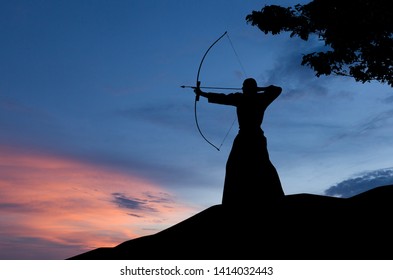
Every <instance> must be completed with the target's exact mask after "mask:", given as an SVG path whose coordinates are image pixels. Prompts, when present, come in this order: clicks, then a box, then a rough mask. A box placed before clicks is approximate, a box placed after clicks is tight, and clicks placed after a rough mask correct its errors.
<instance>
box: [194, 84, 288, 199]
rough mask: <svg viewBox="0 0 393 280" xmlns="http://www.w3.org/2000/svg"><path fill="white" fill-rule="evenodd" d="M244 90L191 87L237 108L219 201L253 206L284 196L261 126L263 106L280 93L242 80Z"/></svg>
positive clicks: (264, 107)
mask: <svg viewBox="0 0 393 280" xmlns="http://www.w3.org/2000/svg"><path fill="white" fill-rule="evenodd" d="M242 90H243V93H240V92H236V93H230V94H223V93H212V92H203V91H202V90H201V89H200V88H199V87H196V88H195V89H194V92H195V94H196V95H197V97H199V96H202V97H205V98H207V99H208V101H209V103H216V104H222V105H231V106H235V107H236V112H237V119H238V124H239V133H238V135H237V136H236V138H235V140H234V142H233V146H232V150H231V152H230V154H229V158H228V161H227V165H226V175H225V183H224V193H223V198H222V204H223V205H228V206H236V205H239V204H241V205H249V206H255V204H259V203H260V202H261V201H264V202H267V201H271V200H274V199H277V198H280V197H282V196H284V192H283V190H282V186H281V182H280V179H279V176H278V173H277V171H276V169H275V167H274V166H273V164H272V163H271V161H270V158H269V153H268V151H267V141H266V137H265V136H264V132H263V130H262V128H261V125H262V121H263V116H264V113H265V110H266V108H267V107H268V106H269V105H270V104H271V103H272V102H273V101H274V100H275V99H276V98H277V97H278V96H279V95H280V94H281V91H282V89H281V87H278V86H274V85H270V86H267V87H258V85H257V82H256V81H255V80H254V79H252V78H248V79H246V80H244V82H243V87H242Z"/></svg>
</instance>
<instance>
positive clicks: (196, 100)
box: [194, 31, 227, 151]
mask: <svg viewBox="0 0 393 280" xmlns="http://www.w3.org/2000/svg"><path fill="white" fill-rule="evenodd" d="M226 34H227V31H225V32H224V34H222V35H221V36H220V37H219V38H218V39H217V40H215V41H214V42H213V44H211V45H210V47H209V48H208V49H207V50H206V52H205V54H204V55H203V57H202V60H201V63H200V64H199V67H198V72H197V77H196V88H200V86H201V81H200V80H199V74H200V73H201V69H202V64H203V61H204V60H205V57H206V55H207V54H208V52H209V51H210V49H211V48H212V47H213V46H214V45H215V44H216V43H217V42H218V41H220V40H221V38H222V37H224V36H225V35H226ZM198 101H199V95H198V94H197V95H195V102H194V115H195V124H196V127H197V129H198V131H199V134H200V135H201V136H202V138H203V139H205V141H206V142H207V143H209V144H210V145H211V146H213V147H214V148H216V150H217V151H219V150H220V148H221V146H222V144H221V145H220V147H217V146H216V145H214V144H213V143H212V142H211V141H209V140H208V139H207V138H206V137H205V135H204V134H203V132H202V130H201V128H200V127H199V122H198V114H197V103H198Z"/></svg>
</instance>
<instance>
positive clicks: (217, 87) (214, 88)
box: [180, 86, 242, 90]
mask: <svg viewBox="0 0 393 280" xmlns="http://www.w3.org/2000/svg"><path fill="white" fill-rule="evenodd" d="M180 87H181V88H193V89H195V88H197V87H196V86H180ZM199 88H206V89H232V90H242V89H241V88H230V87H199Z"/></svg>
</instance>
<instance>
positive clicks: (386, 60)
mask: <svg viewBox="0 0 393 280" xmlns="http://www.w3.org/2000/svg"><path fill="white" fill-rule="evenodd" d="M246 20H247V22H248V23H250V24H251V25H253V26H255V25H256V26H257V27H258V28H259V29H260V30H261V31H263V32H264V33H265V34H268V33H271V34H273V35H276V34H279V33H280V32H291V37H293V36H297V37H299V38H301V39H303V40H306V41H307V40H308V38H309V36H310V35H313V34H314V35H317V36H318V37H319V38H320V39H321V40H323V41H324V42H325V45H326V46H327V47H328V48H327V50H325V51H321V52H312V53H309V54H304V55H303V59H302V65H307V66H309V67H311V68H312V69H314V71H315V72H316V76H318V77H319V76H320V75H330V74H332V73H333V74H337V75H343V76H350V77H353V78H355V80H356V81H360V82H363V83H364V82H369V81H371V80H377V81H379V82H382V83H388V84H389V85H390V86H392V87H393V61H392V59H393V1H392V0H314V1H311V2H310V3H308V4H304V5H300V4H298V5H295V6H294V7H286V8H285V7H281V6H277V5H270V6H265V7H264V8H262V9H261V10H260V11H253V12H252V13H251V14H249V15H248V16H247V17H246Z"/></svg>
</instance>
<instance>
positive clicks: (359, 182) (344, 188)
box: [325, 168, 393, 198]
mask: <svg viewBox="0 0 393 280" xmlns="http://www.w3.org/2000/svg"><path fill="white" fill-rule="evenodd" d="M391 184H393V168H384V169H378V170H374V171H369V172H363V173H361V174H358V175H356V176H353V177H352V178H349V179H347V180H344V181H342V182H340V183H338V184H336V185H334V186H332V187H330V188H328V189H327V190H326V191H325V195H328V196H337V197H344V198H346V197H351V196H354V195H357V194H359V193H362V192H365V191H368V190H371V189H373V188H376V187H379V186H385V185H391Z"/></svg>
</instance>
